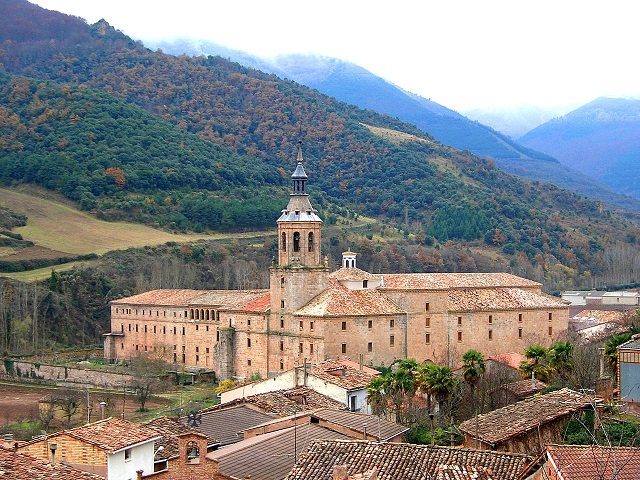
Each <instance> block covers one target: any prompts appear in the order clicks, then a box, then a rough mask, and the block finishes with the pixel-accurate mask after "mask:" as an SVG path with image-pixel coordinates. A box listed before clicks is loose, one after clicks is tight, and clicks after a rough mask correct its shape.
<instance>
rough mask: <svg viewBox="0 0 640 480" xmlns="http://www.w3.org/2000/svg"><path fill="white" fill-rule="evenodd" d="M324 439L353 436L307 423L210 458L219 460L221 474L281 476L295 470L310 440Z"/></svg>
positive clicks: (262, 478)
mask: <svg viewBox="0 0 640 480" xmlns="http://www.w3.org/2000/svg"><path fill="white" fill-rule="evenodd" d="M324 439H331V440H334V439H341V440H348V439H349V437H348V436H346V435H343V434H341V433H338V432H334V431H331V430H329V429H327V428H323V427H321V426H319V425H316V424H305V425H300V426H297V427H295V429H294V428H293V427H291V428H287V429H283V430H278V431H276V432H271V433H265V434H263V435H258V436H256V437H253V438H250V439H247V440H243V441H242V442H240V443H237V444H235V445H232V446H230V447H225V448H221V449H219V450H215V451H213V452H211V453H209V454H208V455H207V458H211V459H214V460H217V461H218V462H219V466H220V473H222V474H224V475H231V476H233V477H234V478H238V479H241V478H248V477H249V476H251V480H274V479H281V478H283V477H284V476H285V475H287V473H288V472H289V471H290V470H291V467H293V464H294V463H295V461H296V458H299V457H300V455H302V454H303V452H304V451H305V450H306V449H307V447H308V446H309V443H311V442H312V441H313V440H324ZM294 448H295V452H294ZM314 478H316V477H314ZM331 479H332V480H333V477H331Z"/></svg>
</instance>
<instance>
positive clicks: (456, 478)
mask: <svg viewBox="0 0 640 480" xmlns="http://www.w3.org/2000/svg"><path fill="white" fill-rule="evenodd" d="M494 479H495V480H498V478H497V477H494V476H493V475H491V470H490V469H488V468H484V467H473V466H461V465H440V466H439V467H438V468H437V470H436V480H494Z"/></svg>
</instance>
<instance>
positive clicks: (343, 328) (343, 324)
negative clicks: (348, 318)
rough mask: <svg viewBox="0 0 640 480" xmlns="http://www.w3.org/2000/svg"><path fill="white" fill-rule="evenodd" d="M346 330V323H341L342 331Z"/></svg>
mask: <svg viewBox="0 0 640 480" xmlns="http://www.w3.org/2000/svg"><path fill="white" fill-rule="evenodd" d="M346 329H347V322H342V330H346Z"/></svg>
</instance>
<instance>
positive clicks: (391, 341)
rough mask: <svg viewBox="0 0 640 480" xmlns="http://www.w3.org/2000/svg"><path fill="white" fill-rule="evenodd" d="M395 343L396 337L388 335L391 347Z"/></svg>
mask: <svg viewBox="0 0 640 480" xmlns="http://www.w3.org/2000/svg"><path fill="white" fill-rule="evenodd" d="M395 344H396V337H394V336H393V335H389V346H390V347H393V346H394V345H395Z"/></svg>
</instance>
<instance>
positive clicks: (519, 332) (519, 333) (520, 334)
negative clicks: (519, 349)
mask: <svg viewBox="0 0 640 480" xmlns="http://www.w3.org/2000/svg"><path fill="white" fill-rule="evenodd" d="M518 338H522V329H521V328H519V329H518Z"/></svg>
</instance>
